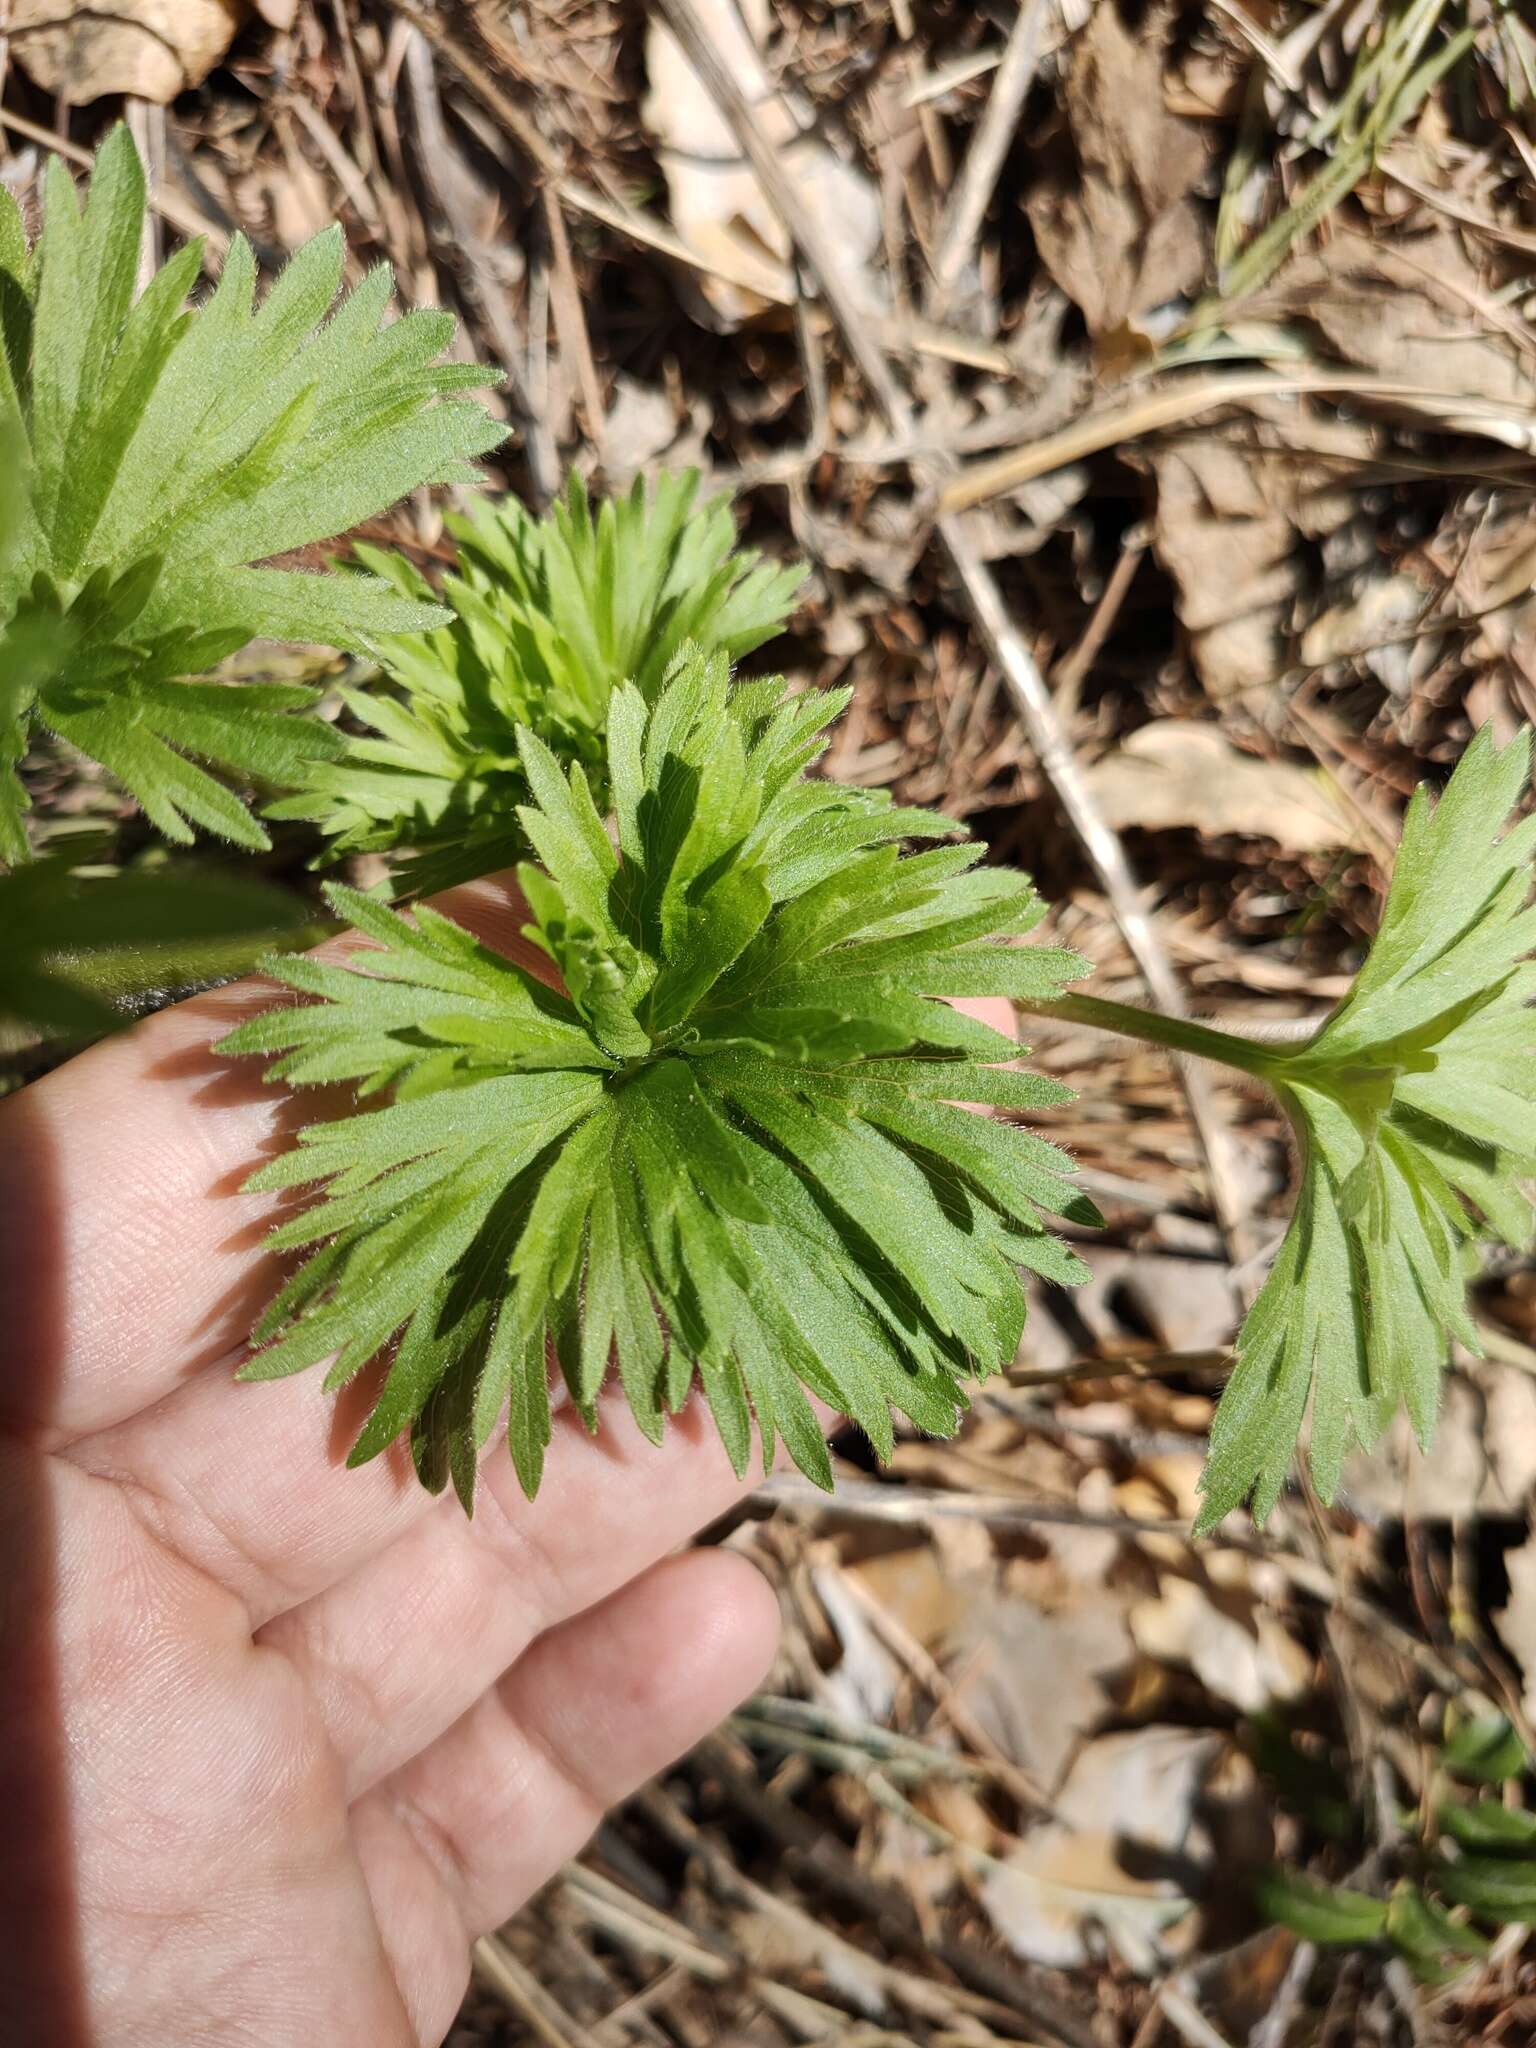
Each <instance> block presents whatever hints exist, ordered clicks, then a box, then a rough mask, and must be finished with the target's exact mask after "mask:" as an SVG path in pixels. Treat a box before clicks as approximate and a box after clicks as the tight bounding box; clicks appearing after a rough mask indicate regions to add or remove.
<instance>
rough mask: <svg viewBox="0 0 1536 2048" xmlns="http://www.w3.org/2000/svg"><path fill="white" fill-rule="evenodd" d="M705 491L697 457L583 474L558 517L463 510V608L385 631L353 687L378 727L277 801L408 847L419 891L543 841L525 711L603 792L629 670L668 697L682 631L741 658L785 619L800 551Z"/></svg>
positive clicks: (334, 835)
mask: <svg viewBox="0 0 1536 2048" xmlns="http://www.w3.org/2000/svg"><path fill="white" fill-rule="evenodd" d="M697 493H698V478H697V476H695V475H693V474H692V473H689V474H687V475H683V476H663V477H661V478H659V479H658V480H657V481H656V482H655V484H654V485H652V486H651V487H650V489H649V490H648V489H647V488H646V487H645V485H643V484H642V483H641V482H640V481H639V480H638V479H637V480H636V483H635V485H634V488H633V489H632V490H631V491H630V493H629V495H628V496H627V497H625V498H622V499H618V500H615V501H613V502H610V503H606V504H604V505H602V506H601V507H600V508H599V509H598V511H597V512H596V513H594V512H593V509H592V507H591V505H590V504H589V502H588V499H587V495H586V491H585V489H584V487H583V485H582V483H581V481H580V479H579V478H576V477H572V479H571V482H570V486H569V489H568V491H567V493H566V497H565V499H564V501H563V502H562V503H560V504H558V505H556V506H555V508H554V510H553V511H552V512H551V513H550V515H549V516H548V518H545V519H540V520H535V519H533V518H530V516H529V515H528V513H527V512H525V511H524V510H523V508H522V507H521V506H520V505H519V504H518V503H517V502H516V500H515V499H505V500H502V501H500V502H499V503H494V504H493V503H483V504H481V505H479V506H477V507H476V508H475V510H474V511H473V512H472V513H471V514H470V516H469V517H468V518H465V519H450V520H449V522H448V524H449V527H450V530H451V531H452V532H453V533H454V535H455V537H456V538H457V540H458V542H459V553H458V560H457V564H456V569H455V573H454V574H453V575H451V576H450V577H449V578H448V579H447V581H446V583H445V585H444V589H443V592H442V595H443V597H444V599H445V600H446V602H447V603H448V604H450V605H451V606H452V608H453V618H452V621H451V623H450V624H448V625H445V626H443V627H441V628H440V629H439V630H438V631H437V632H435V633H432V634H431V635H429V636H427V637H425V638H422V637H417V636H412V637H399V638H395V639H392V640H389V641H387V642H384V643H382V644H381V648H380V652H381V656H382V660H383V664H384V672H385V678H386V682H385V686H383V687H374V688H370V689H356V690H350V691H348V692H346V693H345V695H346V699H347V703H348V705H349V707H350V708H351V710H352V711H353V712H354V713H355V715H356V716H357V718H358V719H359V721H360V722H361V723H362V724H363V725H365V726H367V727H368V728H369V729H370V734H369V736H368V737H366V738H359V739H355V740H353V741H352V742H351V743H350V744H349V745H348V747H347V749H346V752H345V753H344V754H343V755H342V756H341V757H340V758H339V759H336V760H324V761H318V762H316V764H315V765H314V766H313V767H312V768H311V770H310V771H309V773H308V775H307V777H306V779H305V782H304V786H303V787H302V789H301V790H300V791H299V793H298V794H297V795H294V796H291V797H287V798H285V799H284V800H283V801H282V802H280V803H278V804H276V805H274V806H273V807H272V810H271V813H270V815H272V816H274V817H298V818H309V819H313V820H316V821H317V822H318V823H319V824H320V826H321V828H322V830H323V831H324V832H325V833H326V835H327V836H328V838H329V839H330V841H331V843H332V851H333V853H335V854H338V855H340V854H348V853H361V852H370V853H392V854H399V855H402V856H404V857H406V861H407V864H406V865H405V867H404V870H403V874H402V875H401V877H400V882H401V884H402V885H403V886H405V887H408V888H409V889H410V890H412V891H417V890H430V889H440V888H445V887H447V886H449V885H450V884H451V883H453V882H458V881H465V880H468V879H469V878H470V877H472V876H474V875H482V874H487V873H489V872H490V871H491V870H492V869H494V868H498V867H505V866H508V865H509V864H510V863H511V862H512V861H513V860H515V859H517V858H518V857H519V856H520V855H521V854H523V853H525V852H526V851H527V846H526V842H525V841H524V839H523V837H522V832H521V828H520V826H519V824H518V820H517V807H518V805H519V804H521V803H524V802H525V801H526V800H527V795H528V788H527V782H526V778H525V776H524V772H523V766H522V761H521V757H520V755H519V752H518V745H517V730H518V727H519V726H522V725H526V726H529V727H530V728H531V729H532V730H533V731H535V732H537V733H538V734H539V735H540V737H541V738H542V739H543V740H544V741H545V742H546V743H547V744H548V745H549V746H550V747H552V748H553V749H554V751H555V752H556V753H557V754H558V755H559V756H560V757H561V758H562V759H563V760H566V761H573V760H579V761H581V762H583V763H584V764H585V766H586V768H587V771H588V774H589V776H591V777H592V778H593V780H594V783H595V785H596V788H597V795H598V800H599V801H600V802H601V801H603V800H604V791H603V788H602V783H603V775H604V761H605V754H604V747H603V734H604V729H605V727H606V724H607V718H608V705H609V700H610V698H611V697H612V695H613V692H614V690H615V689H616V688H617V687H618V686H619V684H621V683H625V682H629V683H633V684H634V685H635V687H636V688H637V689H638V691H639V692H640V695H641V696H642V698H643V699H644V700H645V702H646V703H650V702H652V701H653V700H654V698H655V696H656V694H657V692H658V691H659V689H660V687H661V683H662V679H663V677H664V676H665V675H666V673H667V670H668V668H669V667H670V665H671V662H672V660H673V658H674V656H675V655H676V654H677V652H678V650H679V648H681V647H682V646H683V645H684V643H685V642H689V643H692V644H693V645H694V646H697V647H699V648H701V649H702V650H703V651H704V652H706V653H711V652H714V651H716V650H719V651H720V652H722V653H723V654H725V655H726V656H727V657H728V659H730V660H731V661H736V660H738V659H739V658H740V657H741V656H742V655H744V654H747V653H750V652H751V651H752V650H753V649H754V648H756V647H759V646H761V645H762V643H763V642H764V641H765V640H768V639H771V638H772V636H773V635H774V634H775V633H776V632H777V631H778V630H779V628H780V626H781V625H782V624H783V622H784V620H785V618H786V616H787V615H788V613H789V610H790V607H791V605H792V604H793V602H794V596H795V591H796V590H797V588H798V587H799V584H800V581H801V574H802V572H801V571H800V570H798V569H780V568H773V567H770V566H768V565H765V564H763V563H760V562H759V560H758V558H757V556H756V555H755V554H753V553H751V552H750V551H744V550H739V549H737V548H736V546H735V540H736V534H735V527H734V524H733V522H732V519H731V514H730V508H729V506H728V504H727V503H726V502H725V500H723V499H718V498H717V499H715V500H714V501H713V502H711V503H709V504H707V505H700V504H698V503H697ZM357 552H358V555H359V558H360V559H361V560H362V561H363V562H364V564H365V565H366V566H367V568H368V569H370V570H371V571H372V572H373V573H374V574H376V575H377V576H379V577H380V578H382V579H384V580H386V581H387V582H389V583H390V584H391V585H392V586H393V587H394V588H395V589H396V590H398V591H399V592H400V594H401V596H402V597H403V598H405V599H408V600H410V601H412V602H415V603H418V604H422V603H426V602H428V601H430V599H431V598H432V596H433V592H432V590H431V588H430V587H429V586H428V585H427V584H426V583H425V582H424V581H423V580H422V578H421V577H419V576H418V575H417V574H416V572H415V571H414V570H413V569H412V568H411V567H410V566H409V564H407V563H405V562H403V561H401V560H400V559H399V558H398V557H397V556H391V555H387V554H383V553H380V552H378V551H376V550H373V549H363V548H360V549H359V550H358V551H357Z"/></svg>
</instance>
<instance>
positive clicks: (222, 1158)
mask: <svg viewBox="0 0 1536 2048" xmlns="http://www.w3.org/2000/svg"><path fill="white" fill-rule="evenodd" d="M438 907H439V908H441V909H442V910H444V911H445V912H447V913H448V914H449V915H451V916H453V917H455V918H457V919H458V920H459V922H460V923H462V924H465V925H468V926H469V927H470V928H471V929H472V930H474V931H475V932H476V933H477V934H478V936H479V937H481V938H482V939H484V940H485V941H486V943H487V944H490V945H494V946H497V947H498V948H499V949H500V950H501V951H503V952H506V953H510V954H512V955H514V956H515V957H517V958H519V959H521V960H522V961H523V963H524V964H525V965H527V966H528V967H529V968H530V969H531V970H532V971H534V972H536V973H537V972H539V971H540V967H541V966H542V968H543V969H544V971H545V972H546V973H547V970H548V965H549V963H548V961H547V959H545V956H544V955H542V954H540V953H537V952H535V951H534V949H533V948H531V947H530V946H529V945H528V944H527V942H526V941H525V940H522V939H520V938H519V937H518V930H519V927H520V926H521V924H522V923H523V921H524V920H525V918H526V915H527V912H526V910H525V909H524V907H523V904H522V902H521V899H520V898H519V897H518V895H517V893H516V891H515V889H514V888H512V887H511V886H510V885H509V884H508V883H506V882H503V881H500V880H495V879H490V880H487V881H484V882H476V883H472V884H470V885H469V886H467V887H466V888H463V889H458V890H455V891H453V892H452V894H451V895H450V896H447V897H444V898H442V899H441V900H440V902H439V905H438ZM358 943H359V941H358V940H357V938H356V936H355V935H354V934H350V933H349V934H344V935H342V936H341V937H340V938H338V939H333V940H328V941H327V943H326V945H325V946H324V947H321V948H320V949H319V950H320V951H321V952H322V953H325V952H330V953H334V952H335V951H336V950H337V949H342V950H346V949H348V948H350V947H352V946H355V945H357V944H358ZM287 997H288V992H287V991H286V990H280V989H278V988H277V987H276V986H275V984H273V983H272V982H270V981H264V980H262V979H260V978H259V977H253V978H251V979H249V980H245V981H240V982H234V983H231V984H230V985H229V986H228V987H226V988H221V989H215V990H213V991H211V992H210V993H209V994H207V995H201V996H194V997H193V998H192V999H191V1000H190V1001H188V1002H184V1003H177V1004H175V1005H174V1006H173V1007H171V1008H170V1009H167V1010H162V1011H160V1012H159V1013H158V1014H157V1015H155V1016H153V1017H149V1018H146V1019H145V1020H144V1021H143V1022H142V1023H140V1024H136V1025H134V1026H133V1027H132V1028H131V1029H130V1030H127V1031H124V1032H121V1033H119V1034H118V1035H117V1036H116V1037H114V1038H109V1039H107V1040H105V1041H104V1042H103V1043H102V1044H100V1045H96V1046H93V1047H92V1048H91V1049H90V1050H89V1051H88V1052H84V1053H82V1054H80V1055H79V1057H78V1058H76V1059H73V1060H70V1061H69V1062H68V1063H67V1064H66V1065H64V1066H62V1067H60V1068H58V1069H57V1071H56V1072H54V1073H52V1074H49V1075H46V1076H45V1077H44V1078H43V1079H42V1080H40V1081H35V1082H33V1083H32V1084H31V1085H30V1086H29V1087H27V1088H24V1089H22V1090H21V1091H20V1092H19V1093H18V1094H16V1095H13V1096H11V1097H10V1098H9V1099H8V1100H6V1101H5V1102H0V1333H3V1336H0V1344H3V1347H4V1350H5V1352H6V1354H7V1356H8V1358H9V1360H10V1361H11V1370H9V1371H8V1372H7V1373H6V1374H4V1376H3V1378H0V1425H4V1426H8V1427H11V1428H13V1429H21V1430H25V1431H26V1432H28V1433H29V1434H34V1435H40V1436H42V1438H43V1439H44V1440H45V1442H47V1443H48V1444H49V1445H50V1447H51V1446H53V1445H57V1444H61V1443H67V1442H69V1441H71V1440H73V1439H74V1438H75V1437H78V1436H82V1435H84V1434H86V1433H88V1432H90V1431H93V1430H98V1429H105V1428H108V1427H110V1426H111V1425H112V1424H114V1423H117V1422H121V1421H124V1420H126V1419H127V1418H128V1417H129V1416H132V1415H136V1414H137V1413H138V1412H139V1411H140V1410H141V1409H143V1408H147V1407H149V1406H150V1405H151V1404H152V1403H154V1402H155V1401H157V1400H159V1399H160V1398H161V1396H162V1395H164V1394H165V1393H167V1392H168V1391H169V1390H170V1389H171V1388H173V1387H174V1386H176V1385H177V1384H178V1383H179V1382H180V1381H181V1380H183V1379H185V1378H187V1377H188V1376H189V1375H190V1374H192V1373H194V1372H196V1371H198V1370H199V1368H201V1367H203V1366H205V1365H210V1364H212V1363H213V1362H214V1361H215V1360H217V1359H219V1358H222V1357H224V1356H225V1355H227V1354H228V1353H229V1352H231V1351H232V1350H234V1349H235V1348H236V1347H237V1346H238V1345H239V1344H241V1343H242V1342H243V1341H244V1339H245V1337H246V1334H247V1332H248V1331H249V1329H250V1327H251V1324H252V1322H253V1321H254V1319H255V1317H256V1316H257V1315H258V1314H259V1313H260V1311H261V1309H262V1308H263V1306H264V1305H265V1303H266V1301H267V1299H268V1298H269V1296H270V1295H271V1293H272V1291H273V1289H274V1287H275V1286H276V1284H277V1281H278V1279H279V1277H280V1271H281V1269H280V1266H279V1263H278V1261H277V1259H276V1258H275V1257H274V1256H273V1255H272V1254H271V1253H269V1252H267V1251H266V1250H264V1249H263V1245H264V1240H265V1238H266V1234H267V1231H268V1229H269V1228H270V1226H271V1224H272V1223H273V1222H274V1221H275V1219H276V1217H277V1216H278V1215H279V1213H280V1211H281V1207H282V1198H281V1197H279V1196H275V1195H271V1194H247V1193H244V1192H242V1183H243V1182H244V1181H245V1179H246V1177H247V1176H248V1175H249V1174H250V1173H251V1172H252V1170H253V1169H254V1168H255V1167H256V1166H257V1165H258V1164H259V1163H260V1161H261V1160H262V1159H263V1158H264V1157H269V1156H270V1155H271V1154H272V1153H273V1152H274V1151H276V1150H281V1149H283V1148H284V1147H285V1145H286V1144H287V1142H288V1141H289V1140H291V1138H292V1137H293V1134H294V1133H295V1132H296V1131H297V1129H298V1128H299V1127H300V1125H302V1124H305V1123H309V1122H312V1121H313V1120H314V1119H315V1118H316V1116H318V1115H324V1114H326V1113H327V1110H328V1109H329V1108H331V1107H332V1106H333V1105H332V1104H328V1103H327V1101H326V1099H325V1093H324V1092H323V1091H320V1090H317V1089H306V1090H304V1091H303V1092H302V1093H301V1094H295V1093H294V1092H292V1091H291V1090H289V1089H286V1088H281V1087H273V1086H269V1085H267V1084H265V1083H264V1082H263V1081H262V1078H261V1071H262V1070H261V1064H260V1062H259V1061H256V1060H231V1059H227V1058H225V1057H222V1056H221V1055H220V1054H218V1053H217V1052H215V1051H214V1049H213V1048H214V1046H215V1044H216V1042H217V1041H218V1040H219V1039H220V1038H222V1037H223V1036H224V1034H225V1033H226V1032H228V1031H231V1030H233V1029H234V1027H235V1025H237V1024H238V1023H240V1022H241V1021H242V1020H243V1019H244V1018H246V1017H249V1016H251V1015H253V1014H255V1013H256V1012H257V1011H260V1010H263V1009H267V1008H270V1007H271V1006H272V1004H273V1002H274V1000H283V999H287Z"/></svg>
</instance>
